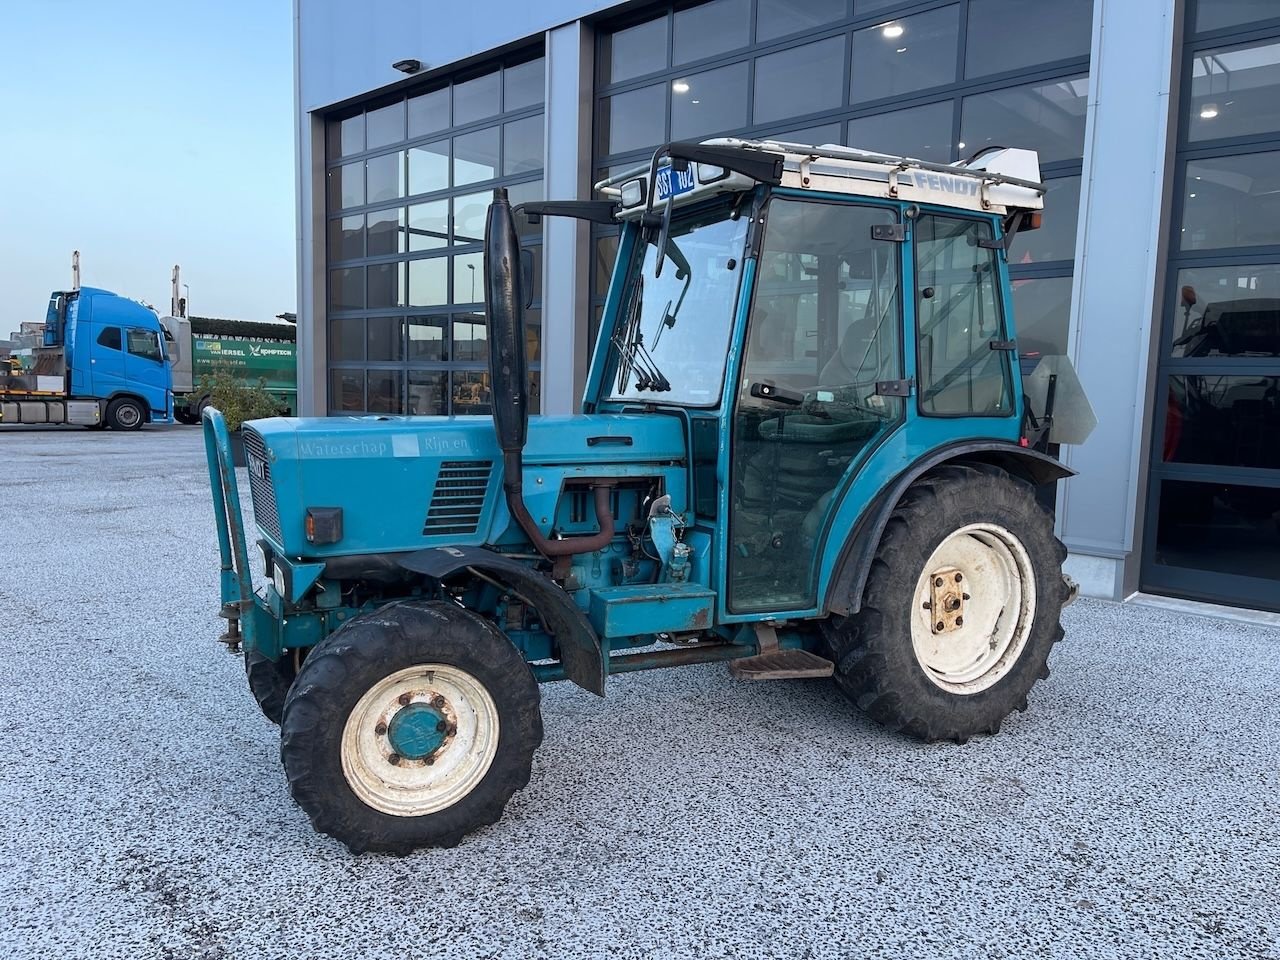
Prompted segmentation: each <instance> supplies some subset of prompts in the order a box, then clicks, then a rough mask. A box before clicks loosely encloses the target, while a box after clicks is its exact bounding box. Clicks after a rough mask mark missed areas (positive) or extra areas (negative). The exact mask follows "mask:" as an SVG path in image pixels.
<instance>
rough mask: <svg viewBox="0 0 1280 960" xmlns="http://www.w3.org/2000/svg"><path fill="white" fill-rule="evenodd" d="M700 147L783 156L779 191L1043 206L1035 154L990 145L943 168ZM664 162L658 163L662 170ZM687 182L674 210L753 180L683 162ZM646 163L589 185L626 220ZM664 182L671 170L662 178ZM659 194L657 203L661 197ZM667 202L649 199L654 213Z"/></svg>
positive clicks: (808, 149) (780, 149) (892, 159)
mask: <svg viewBox="0 0 1280 960" xmlns="http://www.w3.org/2000/svg"><path fill="white" fill-rule="evenodd" d="M704 143H705V144H707V145H713V146H718V147H733V148H737V149H740V150H743V151H761V152H766V153H771V154H780V155H781V156H782V157H783V166H782V171H783V172H782V184H781V185H782V186H784V187H796V188H799V189H804V190H814V191H821V192H823V193H843V194H849V195H852V196H864V197H879V198H888V199H895V200H903V201H910V202H915V203H929V204H937V205H941V206H946V207H957V208H959V209H963V210H976V211H981V212H985V213H997V214H1006V213H1010V212H1013V211H1015V210H1039V209H1042V208H1043V207H1044V190H1045V188H1044V185H1043V184H1042V183H1040V161H1039V158H1038V157H1037V155H1036V152H1035V151H1034V150H1021V149H1016V148H1010V147H989V148H987V149H986V150H983V151H981V152H979V153H977V154H975V155H974V156H973V157H971V158H970V159H968V160H964V161H961V162H959V163H952V164H942V163H932V162H930V161H927V160H917V159H914V158H912V157H897V156H893V155H891V154H885V153H875V152H873V151H870V150H859V149H856V148H854V147H844V146H840V145H839V144H833V143H828V144H823V145H821V146H809V145H807V144H802V143H789V142H785V141H775V140H736V139H729V138H722V139H716V140H706V141H704ZM670 163H671V161H670V160H666V161H664V162H662V163H660V165H659V168H658V170H659V176H661V172H662V171H663V170H664V168H665V167H667V166H668V165H669V164H670ZM689 167H690V171H691V172H690V173H689V174H686V178H691V179H690V183H691V185H689V183H686V184H685V185H684V188H683V192H678V193H677V195H676V197H675V204H676V206H683V205H685V204H687V203H692V202H694V201H696V200H701V199H705V198H706V197H708V196H713V195H715V194H719V193H728V192H733V191H742V190H749V189H751V188H752V187H754V186H755V185H756V181H755V180H753V179H752V178H751V177H749V176H746V175H745V174H741V173H737V172H735V171H726V170H725V169H724V168H721V167H709V166H708V165H706V164H698V163H690V164H689ZM649 173H650V164H644V165H642V166H639V167H636V168H635V169H632V170H628V171H626V172H624V173H619V174H617V175H615V176H613V177H610V178H609V179H607V180H602V181H600V182H599V183H598V184H596V189H597V190H599V191H601V192H603V193H604V194H605V195H606V196H610V197H615V198H618V199H619V200H620V201H622V209H621V211H620V214H619V216H620V217H621V218H623V219H629V218H631V217H633V216H638V215H639V214H641V213H642V212H643V211H644V210H645V209H646V203H645V201H646V200H647V199H648V191H649V185H648V178H649ZM667 176H668V177H670V176H671V174H670V172H668V173H667ZM637 180H639V181H640V182H641V184H643V186H642V187H641V188H640V190H639V195H640V197H641V199H640V201H639V202H635V201H634V199H633V198H634V197H635V196H636V190H635V189H626V190H625V191H624V188H632V187H633V184H634V182H635V181H637ZM662 193H663V191H662V190H659V197H662ZM666 203H667V200H666V199H655V202H654V204H653V206H654V207H659V208H660V207H661V206H663V205H665V204H666Z"/></svg>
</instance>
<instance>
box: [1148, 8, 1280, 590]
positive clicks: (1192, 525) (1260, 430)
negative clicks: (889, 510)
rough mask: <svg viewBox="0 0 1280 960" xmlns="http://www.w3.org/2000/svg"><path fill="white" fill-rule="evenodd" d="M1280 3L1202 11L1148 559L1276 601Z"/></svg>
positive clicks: (1154, 585) (1175, 242)
mask: <svg viewBox="0 0 1280 960" xmlns="http://www.w3.org/2000/svg"><path fill="white" fill-rule="evenodd" d="M1278 13H1280V11H1278V10H1277V7H1276V5H1275V4H1274V3H1270V2H1250V0H1232V2H1224V0H1200V2H1199V4H1198V9H1196V8H1195V7H1194V6H1193V7H1192V9H1189V10H1188V22H1187V26H1188V31H1187V34H1188V36H1189V37H1190V39H1189V40H1188V41H1187V44H1186V49H1185V55H1184V58H1183V76H1182V85H1183V86H1182V89H1183V97H1182V101H1181V102H1182V104H1183V111H1182V116H1181V118H1180V120H1179V131H1178V138H1179V139H1178V146H1179V150H1178V160H1177V170H1176V181H1175V187H1174V197H1175V200H1174V205H1173V212H1172V217H1171V223H1172V225H1173V235H1172V237H1171V243H1170V263H1169V270H1168V281H1167V284H1166V289H1165V291H1164V301H1163V303H1164V323H1163V331H1162V332H1163V336H1162V339H1161V343H1160V363H1159V369H1158V378H1157V381H1156V391H1157V392H1156V396H1155V405H1154V409H1155V412H1156V416H1155V423H1154V427H1155V429H1154V431H1153V436H1152V451H1151V481H1150V492H1149V496H1148V512H1147V524H1146V531H1147V532H1146V542H1145V545H1144V555H1143V568H1142V587H1143V589H1145V590H1149V591H1152V592H1156V593H1168V594H1173V595H1177V596H1184V597H1189V598H1192V599H1200V600H1209V601H1214V602H1219V603H1227V604H1236V605H1242V606H1250V607H1261V608H1265V609H1271V610H1280V16H1277V14H1278ZM1264 16H1266V17H1268V18H1269V19H1267V20H1260V19H1259V18H1261V17H1264Z"/></svg>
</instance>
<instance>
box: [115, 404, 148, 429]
mask: <svg viewBox="0 0 1280 960" xmlns="http://www.w3.org/2000/svg"><path fill="white" fill-rule="evenodd" d="M144 420H146V411H145V410H143V409H142V404H140V403H139V402H138V401H137V400H134V399H133V398H132V397H117V398H116V399H114V400H112V401H111V403H110V404H108V405H107V426H109V427H110V428H111V429H112V430H138V429H140V428H141V427H142V423H143V421H144Z"/></svg>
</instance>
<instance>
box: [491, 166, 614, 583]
mask: <svg viewBox="0 0 1280 960" xmlns="http://www.w3.org/2000/svg"><path fill="white" fill-rule="evenodd" d="M484 283H485V302H484V311H485V319H486V320H487V322H488V327H489V331H488V337H489V390H490V393H491V395H492V397H493V430H494V433H495V434H497V438H498V447H499V448H500V449H501V450H502V489H503V493H504V494H505V495H506V500H507V509H508V510H510V511H511V516H512V517H513V518H514V519H515V521H516V523H518V524H519V525H520V529H521V530H523V531H524V532H525V535H526V536H527V537H528V538H529V539H530V541H532V542H533V545H534V546H535V547H536V548H537V549H538V552H539V553H541V554H542V555H543V556H544V557H548V558H550V557H567V556H572V555H573V554H577V553H591V552H592V551H595V550H600V549H602V548H603V547H605V546H608V544H609V543H610V542H611V541H612V540H613V533H614V518H613V507H612V504H611V498H610V487H611V486H612V484H611V483H598V484H595V485H594V494H595V510H596V521H597V522H598V523H599V524H600V532H599V533H594V534H591V535H589V536H584V537H568V538H566V539H564V540H548V539H547V538H546V537H545V536H543V535H542V531H541V530H539V529H538V525H537V524H536V523H534V521H533V517H531V516H530V515H529V510H528V508H527V507H525V505H524V445H525V441H526V439H527V437H528V432H529V372H528V363H527V361H526V355H525V327H524V296H523V293H522V290H521V287H522V286H523V277H522V275H521V266H520V238H519V237H518V236H517V235H516V221H515V215H514V214H513V213H512V212H511V202H510V201H509V200H508V199H507V191H506V190H504V189H503V188H501V187H498V188H497V189H495V190H494V191H493V203H491V204H489V212H488V214H487V215H486V217H485V223H484Z"/></svg>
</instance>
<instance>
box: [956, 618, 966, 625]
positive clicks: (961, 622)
mask: <svg viewBox="0 0 1280 960" xmlns="http://www.w3.org/2000/svg"><path fill="white" fill-rule="evenodd" d="M956 626H957V627H963V626H964V617H956Z"/></svg>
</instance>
